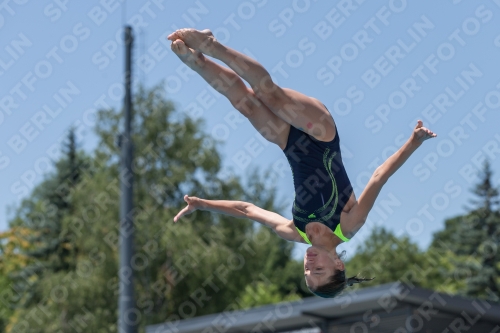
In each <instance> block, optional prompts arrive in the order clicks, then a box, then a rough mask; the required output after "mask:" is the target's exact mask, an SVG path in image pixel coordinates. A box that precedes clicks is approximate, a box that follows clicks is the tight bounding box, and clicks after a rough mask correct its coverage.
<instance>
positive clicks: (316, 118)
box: [168, 29, 336, 141]
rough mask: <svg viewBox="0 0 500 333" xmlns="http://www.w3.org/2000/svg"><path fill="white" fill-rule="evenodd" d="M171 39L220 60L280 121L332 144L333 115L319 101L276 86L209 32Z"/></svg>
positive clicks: (256, 66)
mask: <svg viewBox="0 0 500 333" xmlns="http://www.w3.org/2000/svg"><path fill="white" fill-rule="evenodd" d="M168 39H171V40H176V39H181V40H183V41H184V42H185V44H186V45H187V46H188V47H190V48H192V49H194V50H196V51H199V52H202V53H203V54H205V55H208V56H211V57H214V58H216V59H219V60H221V61H222V62H224V63H225V64H226V65H227V66H229V67H230V68H231V69H232V70H233V71H234V72H236V73H237V74H238V75H239V76H240V77H241V78H243V79H244V80H245V81H247V82H248V83H249V84H250V86H251V87H252V90H253V91H254V93H255V95H256V96H257V97H258V98H259V99H260V100H261V101H262V102H263V103H264V104H265V105H266V106H267V107H268V108H269V109H270V110H271V111H272V112H273V113H274V114H275V115H277V116H278V117H280V118H281V119H283V120H284V121H286V122H287V123H289V124H290V125H292V126H294V127H296V128H298V129H301V130H303V131H305V132H307V133H308V134H310V135H312V136H313V137H315V138H316V139H318V140H321V141H331V140H333V138H334V137H335V134H336V128H335V123H334V121H333V118H332V116H331V115H330V112H328V110H327V109H326V107H325V106H324V105H323V104H322V103H321V102H320V101H319V100H317V99H315V98H312V97H309V96H306V95H304V94H302V93H300V92H298V91H295V90H292V89H287V88H281V87H279V86H278V85H276V84H275V83H274V82H273V80H272V78H271V76H270V75H269V73H268V72H267V70H266V69H265V68H264V67H263V66H262V65H261V64H260V63H258V62H257V61H256V60H254V59H252V58H250V57H248V56H247V55H245V54H243V53H240V52H238V51H236V50H234V49H231V48H230V47H227V46H225V45H222V44H221V43H219V42H218V41H217V40H216V39H215V37H214V36H213V35H212V33H211V32H210V30H208V29H207V30H202V31H198V30H195V29H180V30H177V31H175V32H174V33H172V34H171V35H169V36H168Z"/></svg>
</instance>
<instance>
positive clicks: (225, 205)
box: [174, 195, 303, 242]
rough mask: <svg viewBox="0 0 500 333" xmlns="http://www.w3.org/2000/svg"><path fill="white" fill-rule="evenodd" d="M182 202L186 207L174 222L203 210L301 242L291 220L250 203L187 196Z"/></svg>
mask: <svg viewBox="0 0 500 333" xmlns="http://www.w3.org/2000/svg"><path fill="white" fill-rule="evenodd" d="M184 200H185V201H186V202H187V203H188V206H187V207H185V208H184V209H183V210H181V211H180V212H179V214H177V216H176V217H175V218H174V222H177V221H178V220H179V218H180V217H182V216H184V215H187V214H190V213H192V212H194V211H195V210H203V211H208V212H214V213H219V214H224V215H228V216H232V217H236V218H248V219H250V220H253V221H255V222H258V223H260V224H262V225H265V226H267V227H269V228H271V229H272V230H273V231H274V232H275V233H276V234H277V235H278V236H280V237H281V238H283V239H286V240H289V241H295V242H303V239H302V237H301V236H300V235H299V233H298V232H297V230H296V229H295V225H294V224H293V221H292V220H288V219H286V218H284V217H283V216H281V215H279V214H276V213H274V212H270V211H268V210H265V209H262V208H260V207H257V206H256V205H254V204H252V203H249V202H245V201H233V200H206V199H200V198H196V197H189V196H187V195H186V196H184Z"/></svg>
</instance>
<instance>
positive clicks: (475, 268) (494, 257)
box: [463, 161, 500, 301]
mask: <svg viewBox="0 0 500 333" xmlns="http://www.w3.org/2000/svg"><path fill="white" fill-rule="evenodd" d="M479 176H480V180H479V183H478V184H477V185H476V186H475V187H474V189H473V190H472V193H473V194H475V196H476V198H475V199H473V200H471V203H472V204H474V205H475V208H473V209H472V211H471V212H470V214H469V223H468V225H469V226H470V227H471V229H470V230H472V232H471V233H469V234H468V235H467V234H465V233H463V236H464V238H463V241H464V242H470V240H469V241H468V240H467V238H468V239H474V238H476V240H475V242H476V243H478V247H477V249H476V250H475V251H474V252H473V253H470V255H471V257H470V260H469V262H468V264H467V265H466V268H467V269H469V270H470V271H471V273H472V274H471V277H470V278H469V279H468V282H467V288H466V291H465V293H466V294H467V295H468V296H474V297H482V298H486V299H488V300H491V301H499V300H500V265H499V263H500V211H499V203H500V195H499V191H498V188H496V187H495V186H494V185H493V183H492V176H493V171H492V170H491V165H490V163H489V162H488V161H486V162H485V163H484V167H483V170H482V172H481V173H480V175H479ZM478 236H480V237H478Z"/></svg>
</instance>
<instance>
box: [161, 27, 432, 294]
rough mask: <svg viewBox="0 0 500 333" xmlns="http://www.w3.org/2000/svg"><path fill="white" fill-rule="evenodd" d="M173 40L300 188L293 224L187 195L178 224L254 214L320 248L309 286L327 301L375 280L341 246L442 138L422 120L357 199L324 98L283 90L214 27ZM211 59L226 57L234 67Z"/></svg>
mask: <svg viewBox="0 0 500 333" xmlns="http://www.w3.org/2000/svg"><path fill="white" fill-rule="evenodd" d="M168 39H169V40H171V41H172V45H171V47H172V50H173V52H174V53H175V54H176V55H177V56H178V57H179V58H180V59H181V60H182V61H183V62H184V63H186V65H187V66H189V67H190V68H191V69H193V70H194V71H195V72H197V73H198V74H199V75H200V76H201V77H202V78H203V79H205V80H206V81H207V82H208V83H209V84H210V85H211V86H212V87H213V88H215V89H216V90H217V91H218V92H220V93H221V94H222V95H224V96H226V97H227V98H228V99H229V101H230V102H231V104H232V105H233V106H234V107H235V108H236V109H237V110H238V111H239V112H241V114H243V115H244V116H245V117H247V118H248V120H250V122H251V123H252V125H253V126H254V127H255V129H256V130H257V131H259V133H260V134H261V135H262V136H263V137H264V138H266V139H267V140H268V141H270V142H273V143H275V144H277V145H278V146H279V147H280V148H281V149H282V150H283V152H284V153H285V156H286V157H287V159H288V161H289V163H290V166H291V169H292V174H293V181H294V187H295V201H294V204H293V207H292V216H293V219H292V220H288V219H286V218H284V217H283V216H280V215H278V214H276V213H273V212H270V211H266V210H264V209H261V208H259V207H257V206H255V205H253V204H252V203H248V202H242V201H226V200H204V199H200V198H196V197H189V196H187V195H186V196H184V200H185V201H186V202H187V204H188V205H187V206H186V207H185V208H184V209H182V210H181V211H180V212H179V213H178V214H177V216H175V218H174V222H177V221H178V220H179V218H181V217H182V216H184V215H186V214H190V213H192V212H194V211H195V210H205V211H211V212H216V213H221V214H226V215H230V216H234V217H239V218H241V217H246V218H249V219H251V220H254V221H256V222H259V223H261V224H263V225H266V226H268V227H270V228H271V229H272V230H273V231H274V232H275V233H276V234H277V235H278V236H280V237H282V238H284V239H286V240H289V241H294V242H300V243H308V244H310V245H312V246H311V247H310V248H308V249H307V252H306V255H305V257H304V275H305V279H306V284H307V286H308V287H309V289H310V290H311V291H312V292H313V293H314V294H316V295H318V296H321V297H335V296H336V295H338V294H339V293H340V292H341V291H342V290H343V289H344V288H345V287H346V286H349V285H352V284H353V283H357V282H361V281H364V280H367V279H360V278H357V277H351V278H348V279H346V276H345V268H344V263H343V262H342V260H341V258H340V257H339V255H338V254H337V252H336V248H337V245H339V244H341V243H342V242H347V241H349V239H351V238H352V237H353V236H354V235H355V234H356V232H357V231H358V230H359V229H360V228H361V227H362V226H363V224H364V223H365V220H366V218H367V215H368V212H369V211H370V210H371V208H372V206H373V204H374V202H375V199H376V198H377V196H378V194H379V192H380V190H381V188H382V186H383V185H384V184H385V183H386V182H387V180H388V179H389V177H390V176H391V175H392V174H394V172H396V170H398V169H399V167H401V165H403V163H404V162H405V161H406V160H407V159H408V157H410V155H411V154H412V153H413V152H414V151H415V150H416V149H417V148H418V147H419V146H420V145H421V144H422V142H423V141H424V140H426V139H429V138H432V137H435V136H436V134H434V133H433V132H432V131H430V130H429V129H427V128H425V127H423V124H422V122H421V121H420V120H419V121H418V123H417V125H416V126H415V129H414V130H413V132H412V134H411V136H410V138H409V139H408V141H406V143H405V144H404V145H403V146H402V147H401V148H400V149H399V150H398V151H397V152H396V153H394V154H393V155H392V156H390V157H389V158H388V159H387V160H386V161H385V162H384V163H383V164H382V165H380V166H379V167H378V168H377V169H376V170H375V172H374V173H373V175H372V177H371V178H370V180H369V181H368V184H367V185H366V188H365V189H364V191H363V193H361V195H360V196H359V199H357V200H356V197H355V196H354V193H353V189H352V186H351V183H350V182H349V178H348V177H347V173H346V171H345V169H344V166H343V164H342V158H341V153H340V147H339V140H340V139H339V135H338V133H337V127H336V126H335V122H334V120H333V118H332V116H331V114H330V112H329V111H328V110H327V109H326V107H325V106H324V105H323V104H322V103H321V102H320V101H319V100H317V99H315V98H312V97H308V96H306V95H304V94H302V93H300V92H297V91H294V90H291V89H288V88H282V87H279V86H278V85H276V84H275V83H274V82H273V81H272V79H271V76H270V75H269V73H268V72H267V71H266V69H264V67H263V66H262V65H261V64H259V63H258V62H257V61H255V60H253V59H251V58H250V57H248V56H246V55H244V54H242V53H240V52H237V51H235V50H233V49H231V48H229V47H227V46H225V45H222V44H221V43H219V42H218V41H217V40H216V39H215V38H214V36H213V35H212V33H211V32H210V30H203V31H198V30H194V29H181V30H177V31H175V32H174V33H172V34H170V35H169V36H168ZM206 56H209V57H213V58H215V59H219V60H220V61H222V62H223V63H224V64H226V65H227V66H228V67H229V68H227V67H224V66H221V65H219V64H217V63H215V62H213V61H211V60H210V59H209V58H207V57H206ZM242 79H244V80H245V81H247V82H248V83H249V85H250V87H251V88H248V87H247V86H246V85H245V83H244V82H243V80H242Z"/></svg>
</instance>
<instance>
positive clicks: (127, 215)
mask: <svg viewBox="0 0 500 333" xmlns="http://www.w3.org/2000/svg"><path fill="white" fill-rule="evenodd" d="M133 40H134V37H133V35H132V27H130V26H126V27H125V99H124V107H123V111H124V116H125V117H124V118H125V123H124V129H123V134H122V135H121V138H120V145H121V165H120V192H121V198H120V259H119V260H120V268H119V271H118V275H119V279H120V295H119V297H118V332H119V333H136V332H137V325H136V321H137V319H138V318H136V315H137V311H136V310H135V301H134V282H133V269H132V265H131V259H132V256H133V251H134V238H133V235H134V221H133V219H132V210H133V200H132V198H133V186H132V185H133V174H132V159H133V150H132V149H133V147H132V138H131V123H132V94H131V85H132V44H133Z"/></svg>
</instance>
